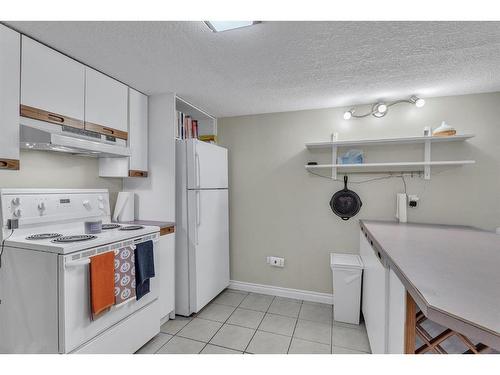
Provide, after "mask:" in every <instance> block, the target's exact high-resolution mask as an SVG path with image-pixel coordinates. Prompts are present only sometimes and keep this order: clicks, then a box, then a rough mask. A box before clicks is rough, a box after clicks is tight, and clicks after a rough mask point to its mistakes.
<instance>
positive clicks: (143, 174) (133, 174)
mask: <svg viewBox="0 0 500 375" xmlns="http://www.w3.org/2000/svg"><path fill="white" fill-rule="evenodd" d="M128 176H129V177H148V171H138V170H129V171H128Z"/></svg>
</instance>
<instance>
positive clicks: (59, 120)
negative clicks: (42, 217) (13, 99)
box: [19, 104, 84, 129]
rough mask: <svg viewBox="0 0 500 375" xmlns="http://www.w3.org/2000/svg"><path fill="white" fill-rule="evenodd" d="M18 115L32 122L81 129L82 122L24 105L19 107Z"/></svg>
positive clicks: (82, 126)
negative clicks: (43, 122)
mask: <svg viewBox="0 0 500 375" xmlns="http://www.w3.org/2000/svg"><path fill="white" fill-rule="evenodd" d="M19 113H20V115H21V116H22V117H28V118H31V119H34V120H41V121H46V122H50V123H51V124H57V125H64V126H70V127H72V128H76V129H83V128H84V125H83V121H82V120H77V119H74V118H72V117H68V116H64V115H61V114H58V113H53V112H48V111H45V110H43V109H40V108H35V107H30V106H27V105H24V104H21V105H20V109H19Z"/></svg>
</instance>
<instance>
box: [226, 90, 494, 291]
mask: <svg viewBox="0 0 500 375" xmlns="http://www.w3.org/2000/svg"><path fill="white" fill-rule="evenodd" d="M426 101H427V103H426V105H425V107H423V108H421V109H418V108H415V107H414V106H410V105H399V106H395V107H392V108H391V109H390V112H389V114H388V115H387V116H386V117H385V118H383V119H375V118H373V117H370V118H365V119H352V120H351V121H345V120H343V118H342V114H343V112H344V111H345V110H346V108H334V109H324V110H310V111H298V112H288V113H274V114H263V115H254V116H243V117H233V118H223V119H220V120H219V122H218V124H219V129H218V131H219V137H220V142H221V144H222V145H224V146H226V147H228V148H229V155H230V156H229V175H230V177H229V178H230V180H229V181H230V182H229V183H230V236H231V278H232V279H233V280H239V281H245V282H252V283H260V284H268V285H275V286H281V287H288V288H296V289H304V290H311V291H317V292H326V293H331V292H332V286H331V271H330V266H329V253H330V252H332V251H338V252H352V253H357V252H358V247H359V244H358V219H361V218H367V219H384V220H391V219H393V217H394V212H395V196H396V193H398V192H402V191H403V184H402V181H401V179H400V178H392V179H387V180H381V181H373V182H370V183H366V184H361V185H357V184H352V185H351V186H350V188H352V189H353V190H354V191H356V192H357V193H358V194H359V195H360V197H361V199H362V201H363V207H362V209H361V212H360V213H359V214H358V216H357V217H355V218H354V219H351V220H349V221H342V220H341V219H340V218H338V217H337V216H335V215H334V214H333V213H332V212H331V210H330V208H329V206H328V202H329V200H330V198H331V196H332V194H333V193H334V192H336V191H337V190H339V189H341V187H342V183H341V182H340V181H331V180H328V179H323V178H320V177H316V176H313V175H310V174H309V173H307V172H306V171H305V169H304V164H305V163H306V162H307V161H309V160H314V161H318V162H329V161H328V158H329V154H328V153H324V152H320V153H313V152H310V151H308V150H306V149H305V147H304V143H305V142H314V141H327V140H329V137H330V134H331V133H332V132H333V131H336V132H338V133H339V138H340V139H357V138H374V137H395V136H405V135H421V134H422V132H423V128H424V126H432V127H437V126H438V125H439V124H440V122H441V121H442V120H446V121H447V122H448V123H450V124H452V125H454V126H455V127H456V128H457V130H458V132H460V133H475V134H476V137H475V138H473V139H472V140H470V141H467V142H465V143H461V142H459V143H456V144H455V143H453V144H451V143H450V144H441V145H436V146H433V150H432V153H433V155H432V157H433V160H453V159H475V160H476V162H477V164H475V165H472V166H464V167H458V168H452V169H447V170H439V171H437V170H434V171H433V173H436V172H440V173H439V174H436V175H433V176H432V179H431V180H430V181H424V180H423V179H421V178H417V177H414V178H410V177H408V178H406V181H407V185H408V190H407V192H408V193H409V194H418V195H419V196H420V198H421V201H420V202H419V207H418V208H415V209H410V208H409V214H408V215H409V221H413V222H430V223H449V224H466V225H474V226H478V227H481V228H485V229H488V230H491V229H494V228H495V227H497V226H500V125H499V122H500V93H494V94H480V95H467V96H456V97H445V98H433V99H427V100H426ZM360 112H361V108H360ZM365 155H366V158H367V161H378V160H386V161H399V160H400V159H401V160H407V161H409V160H422V158H423V147H422V146H405V147H379V148H369V149H366V150H365ZM369 177H373V176H367V175H355V176H352V177H351V180H353V181H355V180H357V181H359V180H363V179H366V178H369ZM471 251H474V249H471ZM267 255H277V256H284V257H285V258H286V260H285V268H283V269H279V268H273V267H270V266H269V265H266V264H265V257H266V256H267Z"/></svg>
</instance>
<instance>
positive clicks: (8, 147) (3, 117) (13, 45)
mask: <svg viewBox="0 0 500 375" xmlns="http://www.w3.org/2000/svg"><path fill="white" fill-rule="evenodd" d="M20 61H21V35H20V34H19V33H17V32H15V31H14V30H11V29H9V28H8V27H6V26H4V25H0V169H12V170H17V169H19V96H20V84H19V79H20V75H21V70H20V69H21V66H20Z"/></svg>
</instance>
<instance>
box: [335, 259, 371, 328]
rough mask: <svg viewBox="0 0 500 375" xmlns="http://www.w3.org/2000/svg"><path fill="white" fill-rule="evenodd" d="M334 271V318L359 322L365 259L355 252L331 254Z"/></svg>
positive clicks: (345, 321)
mask: <svg viewBox="0 0 500 375" xmlns="http://www.w3.org/2000/svg"><path fill="white" fill-rule="evenodd" d="M330 266H331V268H332V273H333V318H334V319H335V320H336V321H338V322H344V323H351V324H359V313H360V310H361V309H360V305H361V276H362V273H363V261H362V260H361V257H360V256H359V255H355V254H339V253H331V254H330Z"/></svg>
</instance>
